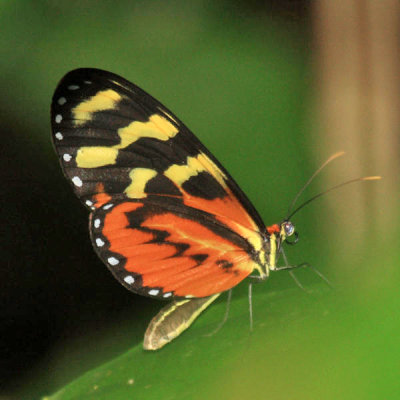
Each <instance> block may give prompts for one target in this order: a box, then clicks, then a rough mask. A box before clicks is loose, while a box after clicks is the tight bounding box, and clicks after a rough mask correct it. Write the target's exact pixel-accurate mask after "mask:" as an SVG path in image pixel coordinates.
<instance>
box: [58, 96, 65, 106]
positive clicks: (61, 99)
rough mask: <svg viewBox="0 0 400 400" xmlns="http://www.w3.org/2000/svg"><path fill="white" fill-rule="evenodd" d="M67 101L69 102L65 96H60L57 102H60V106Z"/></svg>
mask: <svg viewBox="0 0 400 400" xmlns="http://www.w3.org/2000/svg"><path fill="white" fill-rule="evenodd" d="M66 102H67V99H66V98H65V97H60V98H59V99H58V101H57V103H58V104H59V105H60V106H63V105H64V104H65V103H66Z"/></svg>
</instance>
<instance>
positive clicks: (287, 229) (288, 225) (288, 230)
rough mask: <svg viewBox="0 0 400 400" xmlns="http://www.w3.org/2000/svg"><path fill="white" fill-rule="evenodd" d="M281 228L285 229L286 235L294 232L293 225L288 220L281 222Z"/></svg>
mask: <svg viewBox="0 0 400 400" xmlns="http://www.w3.org/2000/svg"><path fill="white" fill-rule="evenodd" d="M283 229H284V230H285V233H286V236H292V235H293V233H294V225H293V224H292V223H291V222H290V221H286V222H284V223H283Z"/></svg>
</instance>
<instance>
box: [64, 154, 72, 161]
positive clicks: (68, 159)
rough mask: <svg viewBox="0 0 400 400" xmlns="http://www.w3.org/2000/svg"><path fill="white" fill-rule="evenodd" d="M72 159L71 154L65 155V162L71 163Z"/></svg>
mask: <svg viewBox="0 0 400 400" xmlns="http://www.w3.org/2000/svg"><path fill="white" fill-rule="evenodd" d="M71 159H72V157H71V154H64V155H63V160H64V161H66V162H69V161H71Z"/></svg>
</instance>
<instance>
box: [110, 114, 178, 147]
mask: <svg viewBox="0 0 400 400" xmlns="http://www.w3.org/2000/svg"><path fill="white" fill-rule="evenodd" d="M178 132H179V130H178V129H177V128H176V126H175V125H173V124H171V122H169V121H168V120H167V119H166V118H164V117H163V116H161V115H159V114H153V115H152V116H151V117H150V118H149V120H148V121H147V122H140V121H134V122H132V123H130V124H129V125H128V126H126V127H125V128H120V129H118V135H119V137H120V138H121V144H119V145H117V146H114V147H117V148H119V149H123V148H125V147H128V146H129V145H130V144H132V143H134V142H136V141H137V140H138V139H140V138H143V137H147V138H153V139H158V140H163V141H166V140H168V139H170V138H172V137H174V136H175V135H176V134H177V133H178Z"/></svg>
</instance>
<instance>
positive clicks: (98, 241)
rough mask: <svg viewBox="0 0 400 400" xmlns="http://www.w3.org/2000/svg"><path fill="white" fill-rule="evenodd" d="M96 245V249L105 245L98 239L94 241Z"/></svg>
mask: <svg viewBox="0 0 400 400" xmlns="http://www.w3.org/2000/svg"><path fill="white" fill-rule="evenodd" d="M96 245H97V247H103V246H104V245H105V243H104V241H103V240H102V239H100V238H97V239H96Z"/></svg>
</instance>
